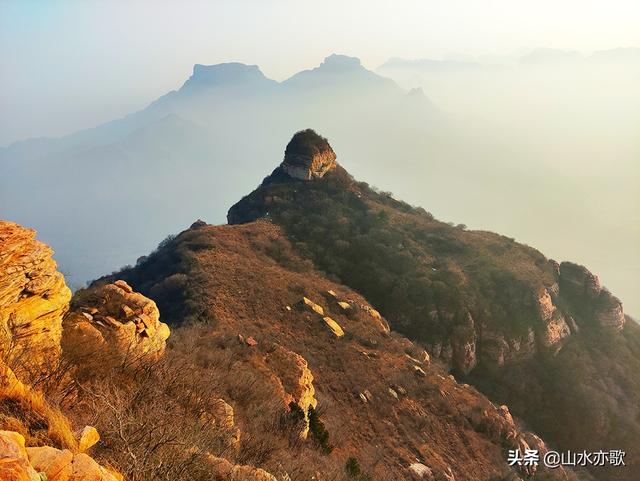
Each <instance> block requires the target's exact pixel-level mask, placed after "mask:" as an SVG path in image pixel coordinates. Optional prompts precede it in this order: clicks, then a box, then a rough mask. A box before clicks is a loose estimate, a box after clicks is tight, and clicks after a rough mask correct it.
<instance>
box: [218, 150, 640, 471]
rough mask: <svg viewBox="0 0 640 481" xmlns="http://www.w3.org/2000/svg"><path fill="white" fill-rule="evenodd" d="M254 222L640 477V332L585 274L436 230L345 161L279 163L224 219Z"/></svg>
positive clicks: (484, 385) (421, 338)
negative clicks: (328, 165) (274, 229)
mask: <svg viewBox="0 0 640 481" xmlns="http://www.w3.org/2000/svg"><path fill="white" fill-rule="evenodd" d="M329 148H330V147H329ZM286 162H287V159H286V158H285V161H284V162H283V166H284V165H285V164H286ZM256 219H268V220H270V221H271V222H273V223H275V224H277V225H279V226H280V227H281V228H282V229H283V230H284V232H285V233H286V235H287V237H288V238H289V239H290V240H291V242H293V244H294V245H295V246H296V248H297V249H298V250H299V252H301V253H302V254H303V255H304V256H306V257H308V258H310V259H313V261H314V263H315V265H316V266H317V267H318V268H319V269H322V270H323V271H324V272H326V273H327V274H328V275H329V276H333V277H334V278H335V279H336V280H339V281H340V282H342V283H344V284H346V285H348V286H350V287H351V288H353V289H356V290H358V291H359V292H360V293H362V294H363V295H365V296H366V297H367V299H368V300H369V301H370V302H371V303H372V304H373V305H374V306H375V307H376V308H377V309H379V310H380V311H381V312H382V314H383V315H385V317H386V318H387V319H388V320H389V323H390V325H391V326H392V328H393V329H394V330H397V331H399V332H401V333H403V334H405V335H406V336H408V337H409V338H411V339H413V340H414V341H418V342H420V343H422V344H423V345H425V346H426V347H427V349H428V351H429V352H430V353H431V355H432V356H433V357H435V358H440V359H442V360H444V361H445V362H447V363H449V364H450V365H451V366H452V368H453V369H454V371H455V372H456V373H458V374H459V375H464V376H465V377H466V378H467V379H468V380H469V381H472V382H473V383H475V384H476V385H477V386H479V387H481V389H482V390H483V392H485V393H486V394H488V395H490V396H492V397H493V398H495V399H497V400H499V401H500V402H506V403H507V404H509V405H511V406H513V407H514V412H515V413H516V414H518V415H520V416H522V417H523V419H524V420H525V421H527V422H529V423H530V424H531V426H532V427H533V428H534V429H536V430H537V431H539V432H541V433H542V434H543V435H544V436H545V437H546V439H548V440H550V441H553V442H556V443H558V445H559V447H561V448H563V449H573V450H582V449H589V450H594V451H597V450H599V449H612V448H611V446H616V447H615V448H613V449H624V450H626V451H627V452H628V456H629V458H628V459H627V464H628V465H629V466H628V467H626V468H617V467H616V468H611V469H609V470H599V471H598V473H599V474H598V475H599V476H602V479H628V480H631V479H633V467H634V466H637V465H638V462H639V457H638V456H639V454H638V446H637V439H639V434H640V424H639V422H638V421H640V411H639V408H638V406H639V405H640V404H639V402H640V377H639V375H638V373H639V372H640V349H639V348H640V329H639V327H638V326H637V325H636V324H635V323H634V322H629V321H628V320H626V318H625V316H624V313H623V311H622V306H621V303H620V301H619V300H618V299H617V298H616V297H615V296H613V295H612V294H611V293H610V292H609V291H608V290H606V289H604V288H602V287H601V286H600V284H599V282H598V279H597V277H595V276H594V275H592V274H591V273H590V272H589V271H587V270H586V269H585V268H584V267H582V266H578V265H576V264H572V263H569V262H563V263H562V264H558V263H556V262H555V261H553V260H549V259H546V258H545V257H544V256H543V255H542V254H541V253H540V252H538V251H536V250H535V249H533V248H531V247H528V246H524V245H521V244H518V243H516V242H514V241H513V240H512V239H509V238H506V237H503V236H500V235H497V234H493V233H489V232H482V231H467V230H466V229H465V228H464V226H461V225H460V226H453V225H449V224H446V223H443V222H440V221H437V220H435V219H433V217H432V216H431V215H430V214H428V213H427V212H425V211H424V210H423V209H421V208H414V207H411V206H410V205H408V204H406V203H403V202H400V201H397V200H395V199H393V198H392V197H391V196H390V195H389V194H387V193H381V192H376V191H374V190H373V189H371V188H370V187H369V186H368V185H367V184H365V183H362V182H356V181H355V180H353V179H352V178H351V176H349V174H348V173H347V172H346V171H345V170H344V169H342V168H341V167H340V166H339V165H336V166H335V167H334V168H333V169H332V170H330V171H328V172H326V173H325V174H324V176H323V177H321V178H314V179H313V180H311V181H304V180H300V179H294V178H292V177H290V176H289V175H288V174H287V173H286V172H285V171H284V170H283V167H278V168H276V169H275V170H274V172H273V173H272V174H271V175H270V176H268V177H267V178H265V180H264V181H263V183H262V184H261V185H260V187H258V188H257V189H256V190H255V191H253V192H252V193H251V194H249V195H248V196H246V197H245V198H243V199H242V200H241V201H240V202H238V203H237V204H236V205H234V206H233V207H232V208H231V209H230V210H229V214H228V220H229V223H230V224H240V223H245V222H252V221H254V220H256ZM558 417H561V419H562V421H561V422H559V421H558ZM585 419H589V420H591V421H592V422H591V423H589V424H586V423H585V421H584V420H585ZM600 471H603V472H600ZM623 473H624V474H623Z"/></svg>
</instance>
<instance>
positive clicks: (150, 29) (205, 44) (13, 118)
mask: <svg viewBox="0 0 640 481" xmlns="http://www.w3.org/2000/svg"><path fill="white" fill-rule="evenodd" d="M638 25H640V2H639V1H638V0H536V1H522V0H484V1H477V0H447V1H442V0H439V1H435V0H395V1H382V0H366V1H344V0H341V1H340V0H324V1H322V2H318V1H313V2H311V1H304V0H271V1H270V0H230V1H220V0H219V1H215V0H213V1H211V0H210V1H202V2H200V1H185V0H183V1H173V2H169V1H164V2H163V1H158V0H154V1H132V0H126V1H125V0H122V1H116V0H109V1H107V0H104V1H60V0H58V1H29V0H16V1H8V0H0V65H1V67H0V68H1V69H2V70H1V72H0V145H6V144H8V143H11V142H13V141H15V140H18V139H21V138H25V137H33V136H43V135H61V134H65V133H69V132H72V131H74V130H76V129H78V128H82V127H87V126H92V125H95V124H98V123H100V122H103V121H106V120H110V119H112V118H115V117H118V116H121V115H123V114H125V113H128V112H131V111H133V110H136V109H139V108H141V107H143V106H145V105H146V104H147V103H148V102H149V101H151V100H153V99H154V98H156V97H158V96H159V95H161V94H163V93H165V92H166V91H168V90H171V89H174V88H177V87H179V86H180V84H181V83H182V82H183V81H184V80H185V78H186V77H187V76H188V75H189V74H190V71H191V68H192V65H193V64H194V63H205V64H213V63H218V62H223V61H230V60H234V61H242V62H246V63H252V64H259V65H260V66H261V68H262V69H263V71H264V72H265V74H266V75H268V76H270V77H272V78H275V79H278V80H280V79H284V78H286V77H287V76H289V75H290V74H292V73H294V72H296V71H298V70H301V69H304V68H309V67H312V66H315V65H317V64H318V63H319V62H320V61H321V60H322V58H324V57H325V56H326V55H328V54H329V53H331V52H339V53H345V54H349V55H354V56H358V57H360V58H361V59H362V60H363V63H364V64H365V65H366V66H368V67H370V68H375V67H377V66H378V65H379V64H381V63H382V62H384V61H385V60H386V59H387V58H389V57H391V56H402V57H406V58H419V57H434V58H441V57H443V56H447V55H480V54H489V55H491V54H505V53H509V52H512V51H514V50H517V49H519V48H524V47H553V48H561V49H575V50H580V51H591V50H597V49H605V48H613V47H624V46H637V45H640V28H638Z"/></svg>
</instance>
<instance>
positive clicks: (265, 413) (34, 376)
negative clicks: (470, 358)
mask: <svg viewBox="0 0 640 481" xmlns="http://www.w3.org/2000/svg"><path fill="white" fill-rule="evenodd" d="M1 227H2V231H1V232H2V233H3V235H4V233H6V232H10V233H11V237H10V238H8V239H9V241H10V242H11V246H12V247H13V246H15V248H14V249H12V252H25V253H30V252H31V250H32V249H37V250H39V251H40V252H42V255H43V259H44V260H45V261H47V264H46V267H47V270H45V271H43V272H42V273H39V272H38V271H37V269H36V270H35V271H29V270H27V269H22V268H21V264H20V262H21V261H22V260H25V259H30V258H31V257H30V256H31V254H29V256H25V257H22V258H21V257H19V256H17V255H14V256H9V257H7V258H6V259H3V264H2V270H0V286H2V287H3V288H4V287H5V286H6V285H11V286H18V288H19V286H20V285H21V284H20V283H21V282H23V283H26V284H27V286H29V283H28V280H29V278H31V279H32V281H31V283H33V284H34V285H36V284H37V285H38V286H40V285H43V286H44V285H45V284H44V283H43V282H42V281H41V278H44V279H45V280H46V279H47V278H48V277H51V276H53V277H55V278H56V279H61V275H60V274H59V273H57V272H55V270H54V271H51V270H50V267H51V262H52V261H51V259H50V250H47V248H45V247H44V246H43V245H42V244H41V243H38V242H37V241H33V240H32V239H31V236H32V234H33V233H32V232H30V231H27V230H25V229H23V228H21V227H20V226H17V225H15V224H8V223H7V224H1ZM23 238H24V239H25V240H22V239H23ZM3 239H5V238H4V237H3ZM27 265H33V264H32V263H29V264H27ZM38 274H41V276H42V277H39V276H38ZM54 274H55V275H54ZM116 278H117V279H116ZM124 279H126V280H127V281H128V282H130V283H131V284H132V285H133V286H136V287H132V286H131V285H130V284H129V283H128V282H126V281H125V280H124ZM63 288H64V282H63ZM65 289H66V288H65ZM134 289H140V290H141V291H143V292H147V293H149V295H151V296H153V298H154V299H156V300H157V306H158V307H159V308H160V311H159V310H158V307H156V304H155V303H154V302H153V301H151V300H150V299H148V298H147V297H145V296H144V295H142V294H140V293H138V292H136V291H135V290H134ZM59 290H60V287H59V286H58V287H52V286H50V288H48V289H45V290H44V291H40V290H36V289H34V288H32V287H27V288H26V289H23V290H22V292H23V297H22V298H20V299H19V300H17V301H16V300H15V296H9V295H6V296H4V297H3V299H4V301H3V304H1V305H0V321H1V322H2V325H1V327H2V328H3V332H4V331H5V330H7V328H11V321H10V319H12V316H11V315H10V313H11V312H20V313H21V314H20V320H21V321H23V322H25V323H28V322H33V321H34V320H35V319H36V316H37V315H38V310H37V309H35V310H33V311H32V312H27V311H25V310H24V308H23V306H24V305H25V304H27V303H31V304H32V305H36V306H37V305H39V304H41V303H43V302H45V300H46V298H47V296H48V294H49V293H54V292H58V291H59ZM3 292H4V291H3ZM10 298H11V299H10ZM67 302H68V301H67ZM67 311H68V312H67ZM160 312H162V317H163V319H164V320H165V321H166V322H168V323H169V324H170V325H171V337H170V338H169V341H168V342H165V341H167V336H168V335H169V329H168V328H167V326H166V325H165V324H164V323H162V322H159V320H158V315H159V313H160ZM7 314H8V315H7ZM43 322H44V327H45V329H44V330H43V332H47V331H50V332H51V335H50V336H49V338H48V339H49V340H50V341H51V342H53V343H54V344H55V343H58V347H59V346H60V345H61V346H62V351H61V352H60V349H58V350H57V352H55V353H52V352H51V351H50V350H49V348H48V347H46V346H45V347H42V348H41V343H40V342H32V340H31V339H29V338H25V337H24V336H23V337H22V338H21V339H20V342H21V347H22V348H23V349H24V352H25V353H26V354H27V358H28V356H36V357H38V358H40V357H41V355H43V354H46V355H47V356H48V361H49V362H48V363H46V365H41V366H39V367H38V368H36V366H35V365H31V369H25V365H24V364H23V363H22V360H24V359H25V358H24V357H23V358H22V360H16V359H14V358H12V357H11V356H7V354H8V353H9V352H10V351H8V350H7V349H6V348H5V345H4V344H3V345H2V350H0V356H2V358H3V359H4V360H2V359H0V369H1V373H2V376H0V407H1V409H2V411H1V415H0V429H3V430H0V461H1V462H0V474H2V476H3V477H2V479H3V480H4V479H7V480H14V479H15V480H21V479H29V480H32V479H33V480H34V481H35V480H36V479H40V477H41V476H38V475H37V474H36V473H37V472H43V473H44V474H45V475H46V476H47V479H52V480H55V479H68V480H69V481H81V480H86V479H91V480H95V481H115V480H119V481H122V480H123V479H127V480H129V479H130V480H133V479H136V480H141V481H146V480H149V481H150V480H152V479H153V480H166V481H169V480H176V479H180V480H182V481H196V480H202V479H213V480H217V481H223V480H229V479H233V480H236V481H285V480H305V479H317V480H320V481H328V480H336V481H347V480H360V481H365V480H388V479H397V480H402V479H407V480H416V481H417V480H429V481H436V480H443V481H466V480H469V481H471V480H478V479H494V480H505V481H506V480H509V481H511V480H516V479H521V478H520V476H525V475H526V476H528V477H530V478H531V479H540V480H558V481H559V480H561V479H562V480H566V479H568V480H578V479H584V480H588V479H590V478H589V477H588V476H587V475H586V474H584V473H583V474H582V475H580V476H579V475H578V474H577V473H575V472H572V471H570V470H564V469H562V468H561V469H557V470H550V469H546V468H544V467H536V466H522V467H520V468H518V467H516V468H510V467H509V466H508V464H507V460H506V450H507V449H508V448H511V449H521V450H524V449H529V448H532V449H539V450H541V452H546V450H547V449H548V448H547V446H546V445H545V444H544V441H542V440H541V439H540V438H539V437H538V436H536V435H535V434H533V433H531V432H529V431H527V430H526V429H524V428H523V427H522V426H521V425H520V424H519V423H516V421H514V419H513V418H512V416H511V414H510V412H509V409H508V407H507V406H497V405H494V404H493V403H491V402H490V401H489V400H488V399H487V398H486V397H485V396H483V395H482V394H480V393H479V392H478V391H477V390H476V389H474V388H473V387H471V386H469V385H467V384H461V383H459V382H457V381H456V380H455V378H454V377H453V376H449V375H447V372H446V370H445V369H443V366H441V365H440V363H432V362H431V361H430V359H429V355H428V354H427V353H426V352H425V351H424V350H423V349H422V348H421V347H420V346H419V345H417V344H414V343H412V342H411V341H409V340H407V339H406V338H404V337H402V336H400V335H398V334H396V333H392V332H390V330H389V326H388V324H387V321H386V320H385V319H384V318H383V317H382V316H381V315H380V314H379V313H378V312H377V311H376V310H375V309H374V308H372V307H371V305H370V304H369V303H368V302H367V301H366V300H365V299H364V298H363V297H362V296H361V295H359V294H357V293H356V292H354V291H352V290H350V289H349V288H347V287H346V286H343V285H340V284H337V283H336V282H333V281H331V280H329V279H327V278H326V277H324V276H323V275H322V274H321V273H320V272H318V271H317V270H315V269H314V267H313V265H312V263H311V262H309V260H307V259H304V258H302V257H300V256H299V255H298V254H297V253H296V252H295V249H294V248H293V246H292V245H291V243H290V242H289V241H288V240H287V239H286V237H285V236H284V235H283V233H282V231H281V230H280V229H279V228H278V227H276V226H274V225H273V224H270V223H268V222H261V221H260V222H255V223H252V224H248V225H242V226H210V225H207V224H205V223H204V222H202V221H198V222H196V223H194V224H193V225H192V226H191V228H190V229H188V230H186V231H184V232H182V233H180V234H179V235H178V236H176V237H173V238H169V239H167V240H165V241H164V242H163V243H162V244H161V245H160V246H159V247H158V249H157V250H156V251H154V252H153V253H151V254H150V255H149V256H147V257H146V258H144V259H141V260H140V261H139V263H138V265H137V266H136V267H135V268H129V269H125V270H123V271H122V272H120V273H118V274H117V275H116V276H109V277H106V278H104V279H101V280H99V281H97V282H95V283H94V284H93V285H92V286H91V287H90V288H88V289H84V290H81V291H79V292H77V293H76V294H75V295H74V297H73V299H72V301H71V303H70V304H67V305H66V306H64V309H63V312H57V313H56V315H55V316H53V315H52V316H50V317H48V318H46V319H45V320H43ZM39 330H40V327H39ZM60 332H62V336H61V337H62V339H60V336H59V335H58V334H60ZM41 335H42V334H41ZM5 361H6V362H7V364H5V363H4V362H5ZM9 365H12V366H14V367H15V368H16V374H14V372H13V371H12V370H11V367H9ZM16 375H17V376H19V377H16ZM30 384H31V385H30ZM176 419H179V422H176ZM83 425H86V427H85V428H82V429H78V430H75V431H74V430H73V427H76V426H83ZM89 456H91V457H89ZM98 463H100V464H98ZM103 466H104V467H103ZM20 475H22V476H23V477H19V476H20ZM24 476H30V477H24ZM34 476H35V477H34ZM43 479H44V478H43Z"/></svg>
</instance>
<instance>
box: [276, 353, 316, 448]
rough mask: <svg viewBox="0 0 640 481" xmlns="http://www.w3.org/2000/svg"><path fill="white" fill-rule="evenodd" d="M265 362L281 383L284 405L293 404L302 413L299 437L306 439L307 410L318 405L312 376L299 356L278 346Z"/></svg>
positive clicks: (307, 366) (304, 361)
mask: <svg viewBox="0 0 640 481" xmlns="http://www.w3.org/2000/svg"><path fill="white" fill-rule="evenodd" d="M265 360H266V362H267V365H268V366H269V367H270V368H271V370H272V371H273V372H274V373H275V374H276V376H277V377H278V378H279V380H280V382H281V383H282V388H283V390H284V392H285V399H284V403H285V405H286V406H291V404H292V403H293V404H295V405H296V406H298V407H299V408H300V409H301V410H302V412H303V413H304V426H303V429H302V431H301V433H300V437H302V438H306V437H307V433H308V431H309V408H314V409H315V407H316V406H317V404H318V401H317V400H316V398H315V388H314V387H313V374H312V373H311V370H310V369H309V365H308V364H307V361H306V360H305V359H304V358H303V357H302V356H301V355H300V354H297V353H295V352H292V351H290V350H288V349H285V348H284V347H282V346H278V345H276V346H275V348H274V350H273V351H271V352H269V353H268V354H267V355H266V357H265Z"/></svg>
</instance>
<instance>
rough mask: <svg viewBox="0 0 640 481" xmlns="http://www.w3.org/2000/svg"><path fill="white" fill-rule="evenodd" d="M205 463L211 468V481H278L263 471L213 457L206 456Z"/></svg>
mask: <svg viewBox="0 0 640 481" xmlns="http://www.w3.org/2000/svg"><path fill="white" fill-rule="evenodd" d="M207 461H208V463H209V465H210V466H211V468H212V474H213V478H212V479H213V481H278V480H277V479H276V477H275V476H273V475H272V474H269V473H268V472H267V471H265V470H264V469H260V468H254V467H253V466H245V465H241V464H233V463H231V462H230V461H228V460H226V459H224V458H219V457H216V456H213V455H210V456H208V459H207Z"/></svg>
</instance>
